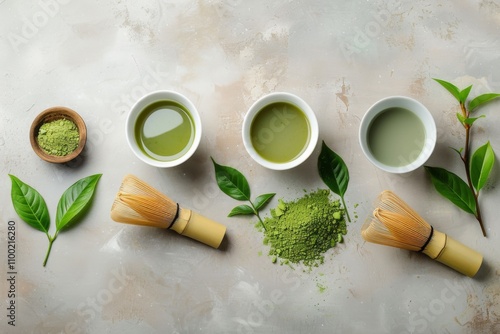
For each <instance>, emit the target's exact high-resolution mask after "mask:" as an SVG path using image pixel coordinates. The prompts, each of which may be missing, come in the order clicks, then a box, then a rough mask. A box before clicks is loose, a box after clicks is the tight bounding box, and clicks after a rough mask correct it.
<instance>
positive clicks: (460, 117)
mask: <svg viewBox="0 0 500 334" xmlns="http://www.w3.org/2000/svg"><path fill="white" fill-rule="evenodd" d="M457 118H458V120H459V121H460V123H462V125H465V120H466V119H467V118H466V117H465V116H464V115H462V113H459V112H457Z"/></svg>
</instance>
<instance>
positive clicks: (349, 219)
mask: <svg viewBox="0 0 500 334" xmlns="http://www.w3.org/2000/svg"><path fill="white" fill-rule="evenodd" d="M340 199H341V200H342V205H343V206H344V209H345V213H346V215H347V220H348V221H349V223H350V222H351V217H350V216H349V210H347V206H346V205H345V201H344V196H341V197H340Z"/></svg>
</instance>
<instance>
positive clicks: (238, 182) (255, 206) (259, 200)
mask: <svg viewBox="0 0 500 334" xmlns="http://www.w3.org/2000/svg"><path fill="white" fill-rule="evenodd" d="M211 159H212V162H213V164H214V169H215V179H216V181H217V185H218V186H219V189H220V190H222V192H223V193H225V194H226V195H228V196H229V197H231V198H233V199H235V200H238V201H247V202H248V204H250V205H247V204H241V205H238V206H236V207H235V208H233V209H232V210H231V212H230V213H229V215H228V217H232V216H237V215H255V216H256V217H257V219H259V223H260V224H261V225H262V227H263V228H264V230H266V226H265V225H264V221H263V220H262V218H261V217H260V214H259V210H260V209H261V208H262V207H264V206H265V205H266V204H267V203H268V202H269V201H270V200H271V198H273V197H274V195H276V194H275V193H269V194H263V195H260V196H257V197H256V198H255V200H254V201H252V200H251V199H250V186H249V184H248V181H247V179H246V178H245V176H244V175H243V174H242V173H241V172H240V171H238V170H237V169H235V168H233V167H229V166H222V165H219V164H218V163H216V162H215V160H214V159H213V158H211Z"/></svg>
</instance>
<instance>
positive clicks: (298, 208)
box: [258, 189, 347, 268]
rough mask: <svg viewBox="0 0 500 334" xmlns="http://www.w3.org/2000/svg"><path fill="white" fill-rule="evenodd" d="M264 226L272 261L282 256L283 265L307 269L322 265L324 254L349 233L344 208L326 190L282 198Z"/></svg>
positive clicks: (280, 258)
mask: <svg viewBox="0 0 500 334" xmlns="http://www.w3.org/2000/svg"><path fill="white" fill-rule="evenodd" d="M258 225H259V224H258ZM264 225H265V227H266V229H265V230H264V229H263V232H264V234H265V238H264V244H265V245H269V246H270V250H269V255H270V256H271V259H272V261H273V262H277V261H278V259H279V260H280V263H281V264H299V263H302V264H303V265H304V266H306V267H308V268H312V267H317V266H319V265H320V264H322V263H323V262H324V255H323V254H324V253H325V252H326V251H327V250H329V249H330V248H332V247H334V246H335V245H336V244H337V243H338V242H342V241H343V236H344V235H345V234H346V233H347V228H346V222H345V219H344V209H343V208H342V207H341V205H340V202H339V200H335V201H332V200H330V191H329V190H326V189H319V190H317V191H315V192H311V193H307V194H305V195H304V196H303V197H302V198H300V199H298V200H296V201H292V202H284V201H283V200H279V204H278V206H277V207H276V208H274V209H271V217H267V218H266V219H265V220H264Z"/></svg>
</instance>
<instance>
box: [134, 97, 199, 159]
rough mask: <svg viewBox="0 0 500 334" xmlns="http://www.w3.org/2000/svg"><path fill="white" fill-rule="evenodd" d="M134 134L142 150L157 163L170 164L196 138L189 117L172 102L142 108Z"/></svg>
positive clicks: (182, 108)
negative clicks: (166, 162) (168, 162)
mask: <svg viewBox="0 0 500 334" xmlns="http://www.w3.org/2000/svg"><path fill="white" fill-rule="evenodd" d="M134 130H135V138H136V140H137V144H138V145H139V147H140V148H141V150H142V151H144V153H146V154H147V155H149V156H150V157H151V158H153V159H156V160H159V161H172V160H175V159H178V158H179V157H181V156H182V155H184V154H185V153H186V152H187V151H188V150H189V148H190V147H191V145H192V144H193V141H194V134H195V129H194V122H193V119H192V116H191V115H190V114H189V112H188V111H187V110H186V108H185V107H184V106H182V105H180V104H178V103H176V102H173V101H158V102H155V103H152V104H150V105H149V106H147V107H146V108H144V110H143V111H142V112H141V113H140V115H139V117H138V118H137V122H136V124H135V129H134Z"/></svg>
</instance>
